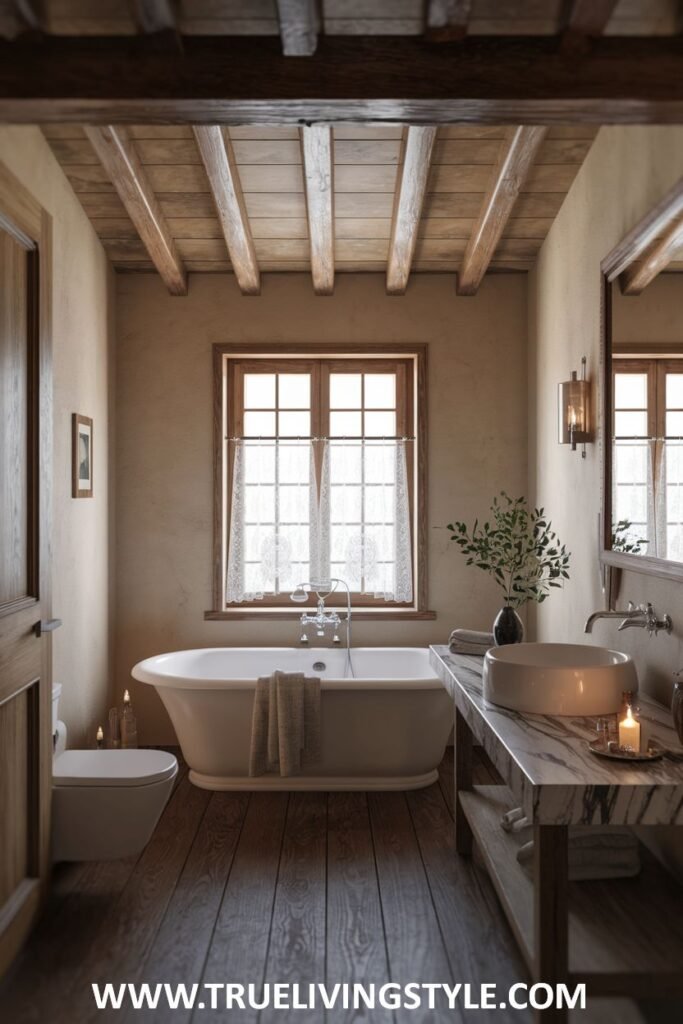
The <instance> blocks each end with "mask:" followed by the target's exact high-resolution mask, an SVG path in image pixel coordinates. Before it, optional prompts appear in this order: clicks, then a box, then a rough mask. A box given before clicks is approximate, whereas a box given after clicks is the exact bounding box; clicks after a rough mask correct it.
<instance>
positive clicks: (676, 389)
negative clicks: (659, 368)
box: [666, 373, 683, 409]
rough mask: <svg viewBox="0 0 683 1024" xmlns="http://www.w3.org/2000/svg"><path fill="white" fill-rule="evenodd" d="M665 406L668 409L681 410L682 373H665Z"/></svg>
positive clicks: (682, 398)
mask: <svg viewBox="0 0 683 1024" xmlns="http://www.w3.org/2000/svg"><path fill="white" fill-rule="evenodd" d="M666 405H667V408H668V409H683V373H667V375H666Z"/></svg>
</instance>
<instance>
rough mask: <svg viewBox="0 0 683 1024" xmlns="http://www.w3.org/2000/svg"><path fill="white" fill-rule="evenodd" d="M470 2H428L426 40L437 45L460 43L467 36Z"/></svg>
mask: <svg viewBox="0 0 683 1024" xmlns="http://www.w3.org/2000/svg"><path fill="white" fill-rule="evenodd" d="M471 13H472V0H429V2H428V4H427V25H426V29H425V35H426V37H427V39H430V40H432V41H433V42H437V43H453V42H460V41H461V40H463V39H464V38H465V36H466V35H467V29H468V27H469V21H470V15H471Z"/></svg>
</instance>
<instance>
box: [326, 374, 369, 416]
mask: <svg viewBox="0 0 683 1024" xmlns="http://www.w3.org/2000/svg"><path fill="white" fill-rule="evenodd" d="M361 379H362V375H361V374H360V373H331V374H330V408H331V409H360V407H361V393H362V392H361Z"/></svg>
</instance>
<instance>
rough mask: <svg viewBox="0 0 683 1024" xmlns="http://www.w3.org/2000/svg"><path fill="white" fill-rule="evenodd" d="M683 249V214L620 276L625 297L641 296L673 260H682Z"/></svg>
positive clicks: (670, 223)
mask: <svg viewBox="0 0 683 1024" xmlns="http://www.w3.org/2000/svg"><path fill="white" fill-rule="evenodd" d="M681 249H683V214H679V216H678V217H674V218H673V219H672V220H671V221H670V222H669V224H668V225H667V227H666V229H665V230H664V232H663V233H662V235H661V236H660V237H659V238H656V239H655V240H654V241H653V242H651V243H650V245H649V246H648V248H647V249H646V250H645V252H644V253H643V254H642V256H641V257H640V259H639V260H638V261H637V262H634V263H632V264H631V265H630V266H629V267H628V268H627V269H626V270H625V271H624V272H623V274H622V275H621V276H620V278H619V284H620V286H621V290H622V292H623V294H624V295H641V294H642V292H643V291H644V290H645V289H646V288H647V286H648V285H649V284H651V283H652V281H654V279H655V278H656V277H657V275H658V274H660V273H661V272H662V270H666V268H667V266H668V265H669V263H671V261H672V260H675V259H677V258H678V259H680V258H681Z"/></svg>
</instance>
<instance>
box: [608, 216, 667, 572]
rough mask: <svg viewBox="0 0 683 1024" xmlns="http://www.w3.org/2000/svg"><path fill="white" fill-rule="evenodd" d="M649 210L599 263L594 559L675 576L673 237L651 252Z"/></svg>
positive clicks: (657, 229) (657, 230)
mask: <svg viewBox="0 0 683 1024" xmlns="http://www.w3.org/2000/svg"><path fill="white" fill-rule="evenodd" d="M680 199H681V197H680V196H679V202H680ZM656 213H657V211H653V214H651V215H650V216H649V218H645V220H644V221H643V222H641V225H639V226H638V227H640V228H643V227H645V228H647V227H648V223H649V227H650V232H649V233H650V235H652V236H653V237H652V239H651V240H650V241H649V242H648V243H647V244H646V245H643V244H642V240H641V243H640V244H639V245H636V246H635V247H633V245H632V246H631V250H632V252H634V253H635V256H634V258H633V259H631V260H630V261H629V262H628V263H627V265H626V267H625V268H623V269H620V264H621V263H623V262H624V260H625V259H626V254H627V243H628V242H629V240H630V242H631V243H633V241H634V239H636V237H637V229H634V231H633V232H631V234H630V236H629V238H628V239H626V240H624V242H623V243H621V245H620V246H617V247H616V249H615V250H613V251H612V253H610V255H609V256H608V257H607V259H606V260H605V261H603V266H602V269H603V275H604V276H603V289H604V291H603V316H602V333H603V338H602V385H603V386H602V403H601V404H602V407H601V410H600V426H601V431H600V432H601V442H602V445H601V450H602V459H603V501H602V560H603V562H604V563H606V564H608V565H614V566H620V567H622V568H628V569H631V570H635V571H637V572H647V573H650V574H653V575H657V576H663V577H668V578H676V579H683V236H682V237H681V241H680V243H679V244H680V246H681V248H680V249H678V248H677V247H676V246H675V245H674V246H672V245H671V244H669V246H668V250H667V252H666V254H662V255H660V257H659V259H658V260H657V259H656V258H655V257H656V250H657V248H658V247H661V244H662V234H663V232H664V234H665V228H663V227H662V224H661V217H660V218H659V221H658V223H657V224H656V226H653V223H652V222H653V219H654V217H655V214H656ZM678 231H679V232H680V231H681V228H680V214H679V227H678ZM665 255H666V256H667V257H668V258H667V259H666V260H665V258H664V256H665ZM658 264H659V265H660V266H659V269H657V268H658ZM653 270H657V272H656V273H652V271H653Z"/></svg>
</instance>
